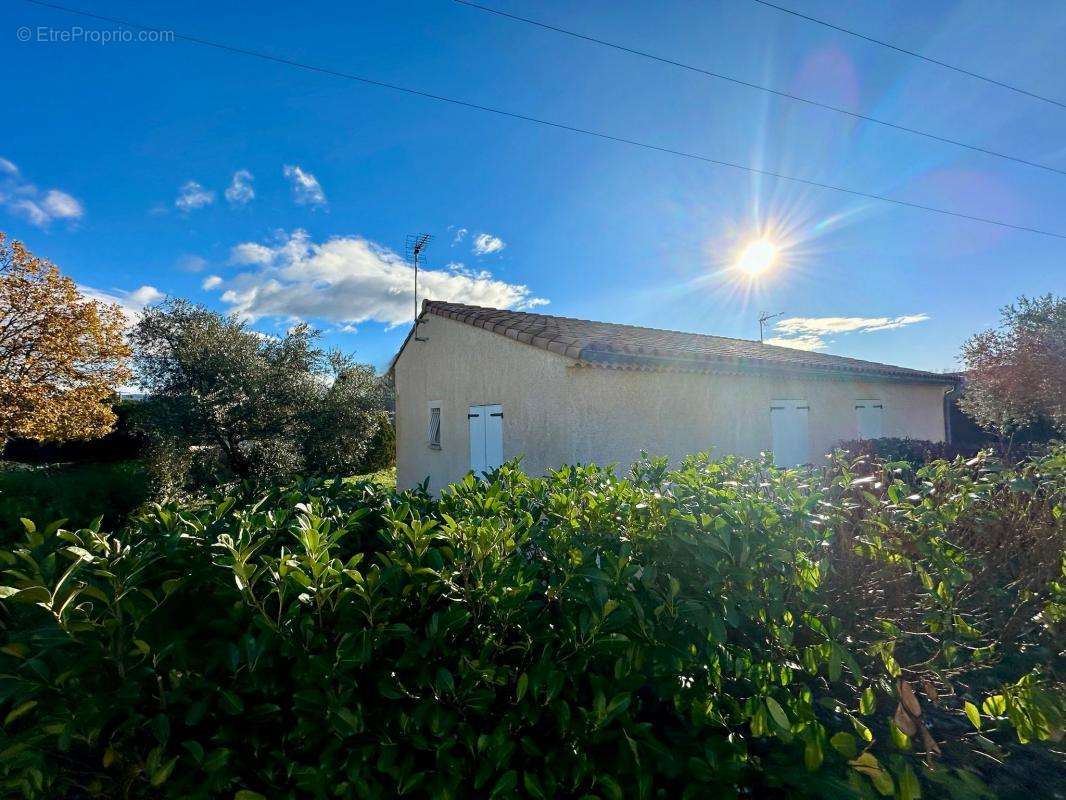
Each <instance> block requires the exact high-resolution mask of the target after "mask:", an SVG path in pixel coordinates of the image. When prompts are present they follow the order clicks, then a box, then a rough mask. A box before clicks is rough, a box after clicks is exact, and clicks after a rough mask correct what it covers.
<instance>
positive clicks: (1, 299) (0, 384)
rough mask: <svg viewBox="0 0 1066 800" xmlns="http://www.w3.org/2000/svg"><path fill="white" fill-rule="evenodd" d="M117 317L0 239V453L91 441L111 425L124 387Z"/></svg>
mask: <svg viewBox="0 0 1066 800" xmlns="http://www.w3.org/2000/svg"><path fill="white" fill-rule="evenodd" d="M124 329H125V317H124V315H123V314H122V310H121V309H120V308H119V307H118V306H116V305H107V304H104V303H100V302H98V301H93V300H89V299H87V298H86V297H84V296H83V295H82V294H81V293H80V292H79V291H78V288H77V286H76V285H75V284H74V281H72V280H71V279H70V278H66V277H63V275H61V274H60V272H59V269H58V268H57V267H56V266H55V265H54V264H52V263H50V262H48V261H46V260H45V259H42V258H38V257H37V256H34V255H33V254H32V253H30V252H29V251H28V250H27V249H26V248H25V247H24V246H23V244H22V243H21V242H18V241H12V242H10V243H8V241H7V238H6V237H5V236H4V234H3V233H0V445H2V444H3V442H4V441H5V440H6V439H8V438H10V437H12V436H18V437H22V438H25V439H37V440H52V441H61V440H69V439H91V438H94V437H97V436H102V435H103V434H105V433H107V432H108V431H109V430H110V429H111V426H112V425H113V424H114V421H115V415H114V413H113V412H112V410H111V399H112V398H113V397H114V395H115V391H116V389H117V388H118V387H119V386H120V385H121V384H122V383H124V382H125V381H126V380H128V379H129V374H130V372H129V368H128V366H127V359H128V358H129V355H130V349H129V345H128V344H127V343H126V341H125V338H124Z"/></svg>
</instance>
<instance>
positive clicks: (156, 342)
mask: <svg viewBox="0 0 1066 800" xmlns="http://www.w3.org/2000/svg"><path fill="white" fill-rule="evenodd" d="M131 338H132V341H133V345H134V353H135V356H134V364H135V367H136V370H137V374H138V377H139V380H140V383H141V385H142V386H143V387H144V388H145V390H146V392H147V395H148V397H147V399H146V401H145V403H144V404H143V410H142V412H141V414H140V424H141V427H142V428H144V429H145V430H146V431H147V432H148V433H149V434H150V435H151V436H152V440H153V442H154V447H153V448H152V452H153V457H152V461H153V464H154V465H155V466H156V467H157V472H158V474H159V476H160V477H161V478H163V482H164V484H169V485H170V486H171V487H173V486H174V485H175V484H176V483H178V482H180V481H184V480H187V479H190V476H191V480H192V482H193V483H199V484H203V483H209V482H212V481H217V480H227V479H238V480H253V481H257V482H258V481H263V480H276V479H281V478H284V477H286V476H290V475H294V474H319V475H321V474H339V475H343V474H351V473H355V472H359V471H361V469H362V467H363V466H364V462H365V461H366V458H367V455H368V449H369V447H370V443H371V441H372V440H374V439H375V437H376V436H377V435H378V432H379V428H381V427H382V426H384V425H388V424H389V420H388V415H387V411H386V409H387V405H388V398H389V387H388V386H387V384H386V383H385V382H384V380H383V379H382V378H381V377H380V376H378V375H377V374H375V372H374V370H373V368H372V367H369V366H367V365H363V364H358V363H356V362H355V361H354V360H353V359H352V358H351V357H350V356H346V355H344V354H341V353H339V352H330V351H326V350H323V349H321V348H320V347H318V346H317V341H318V338H319V332H318V331H316V330H314V329H312V328H310V327H309V326H307V325H306V324H301V325H297V326H295V327H293V328H292V329H290V330H289V331H288V332H287V333H285V334H284V335H282V336H267V335H264V334H261V333H259V332H257V331H255V330H252V329H251V328H249V327H248V325H247V324H246V323H245V322H243V321H242V320H240V319H238V318H237V317H235V316H226V315H222V314H219V313H217V312H214V311H211V310H209V309H207V308H205V307H203V306H199V305H194V304H192V303H189V302H186V301H181V300H179V301H171V302H168V303H165V304H162V305H159V306H155V307H152V308H148V309H146V311H145V313H144V315H143V317H142V318H141V320H140V321H139V322H138V324H137V325H136V327H135V328H134V330H133V333H132V337H131Z"/></svg>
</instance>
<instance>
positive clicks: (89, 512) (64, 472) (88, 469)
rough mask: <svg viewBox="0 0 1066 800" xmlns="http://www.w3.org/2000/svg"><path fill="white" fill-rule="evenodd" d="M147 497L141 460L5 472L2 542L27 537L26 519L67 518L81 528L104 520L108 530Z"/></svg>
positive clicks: (0, 476)
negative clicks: (96, 519)
mask: <svg viewBox="0 0 1066 800" xmlns="http://www.w3.org/2000/svg"><path fill="white" fill-rule="evenodd" d="M147 496H148V478H147V475H146V472H145V469H144V467H143V466H142V465H141V463H140V462H138V461H123V462H113V463H107V464H73V465H67V464H53V465H46V466H41V467H24V466H19V467H8V468H7V469H0V542H2V543H13V542H14V541H15V540H16V539H17V538H19V537H21V536H22V533H23V528H22V523H21V522H20V521H19V519H20V518H21V517H29V518H31V519H41V520H58V519H65V520H67V522H68V523H69V525H70V527H71V528H74V529H77V528H79V527H81V526H84V525H88V524H89V523H90V522H92V520H93V519H94V518H95V517H97V516H103V518H104V519H103V524H104V525H105V526H107V527H112V526H117V525H119V524H120V523H122V522H123V521H124V520H125V518H126V515H127V514H129V512H130V511H132V510H133V509H134V508H136V507H137V506H139V505H140V504H141V503H143V502H144V501H145V500H146V499H147Z"/></svg>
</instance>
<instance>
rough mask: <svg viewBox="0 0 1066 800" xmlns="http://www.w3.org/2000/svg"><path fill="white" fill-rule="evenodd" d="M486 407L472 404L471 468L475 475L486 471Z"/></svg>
mask: <svg viewBox="0 0 1066 800" xmlns="http://www.w3.org/2000/svg"><path fill="white" fill-rule="evenodd" d="M485 417H486V414H485V407H484V406H470V412H469V413H468V414H467V418H468V419H469V420H470V469H471V470H472V471H473V473H474V474H475V475H480V474H481V473H482V472H484V471H485Z"/></svg>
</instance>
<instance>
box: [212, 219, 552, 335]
mask: <svg viewBox="0 0 1066 800" xmlns="http://www.w3.org/2000/svg"><path fill="white" fill-rule="evenodd" d="M233 252H234V254H235V256H237V254H242V255H246V256H249V257H250V256H252V255H254V259H252V258H247V259H246V260H244V261H243V262H242V263H245V264H250V265H255V268H254V269H251V270H249V271H246V272H243V273H241V274H238V275H236V276H234V277H233V278H230V279H228V280H225V281H223V282H222V286H221V288H223V289H224V291H223V293H222V295H221V299H222V301H223V302H224V303H226V304H227V305H228V306H229V307H230V310H231V311H234V312H236V313H238V314H239V315H240V316H242V317H243V318H245V319H248V320H253V321H254V320H256V319H259V318H261V317H268V318H281V319H314V320H324V321H328V322H332V323H336V324H338V325H344V324H350V325H356V324H359V323H361V322H364V321H367V320H373V321H377V322H383V323H385V324H387V325H390V326H393V325H401V324H404V323H407V322H410V321H411V319H412V317H413V309H414V297H413V289H414V270H413V269H412V267H411V266H410V265H409V264H408V263H406V262H405V261H404V260H403V258H401V257H400V256H399V255H397V254H396V253H394V252H392V251H391V250H388V249H387V248H384V247H382V246H381V245H378V244H376V243H374V242H371V241H369V240H367V239H364V238H362V237H360V236H341V237H336V238H333V239H329V240H327V241H325V242H322V243H321V244H318V243H315V242H312V241H311V239H310V237H309V236H308V234H307V233H306V232H305V231H302V230H296V231H294V232H293V233H292V234H291V235H290V236H288V237H286V238H282V239H279V240H278V241H277V242H276V243H275V244H274V245H272V246H266V245H261V244H256V243H253V242H247V243H244V244H241V245H237V247H235V248H233ZM418 296H419V299H420V300H421V299H423V298H428V299H431V300H451V301H454V302H459V303H470V304H473V305H482V306H492V307H496V308H519V307H532V306H533V305H543V304H544V303H546V302H547V301H546V300H544V299H543V298H538V297H531V296H530V290H529V288H528V287H526V286H523V285H521V284H513V283H507V282H505V281H501V280H499V279H497V278H494V277H493V276H492V274H491V273H489V272H487V271H480V272H472V271H468V270H465V269H462V270H461V271H460V270H455V269H452V270H441V269H420V270H419V271H418Z"/></svg>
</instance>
